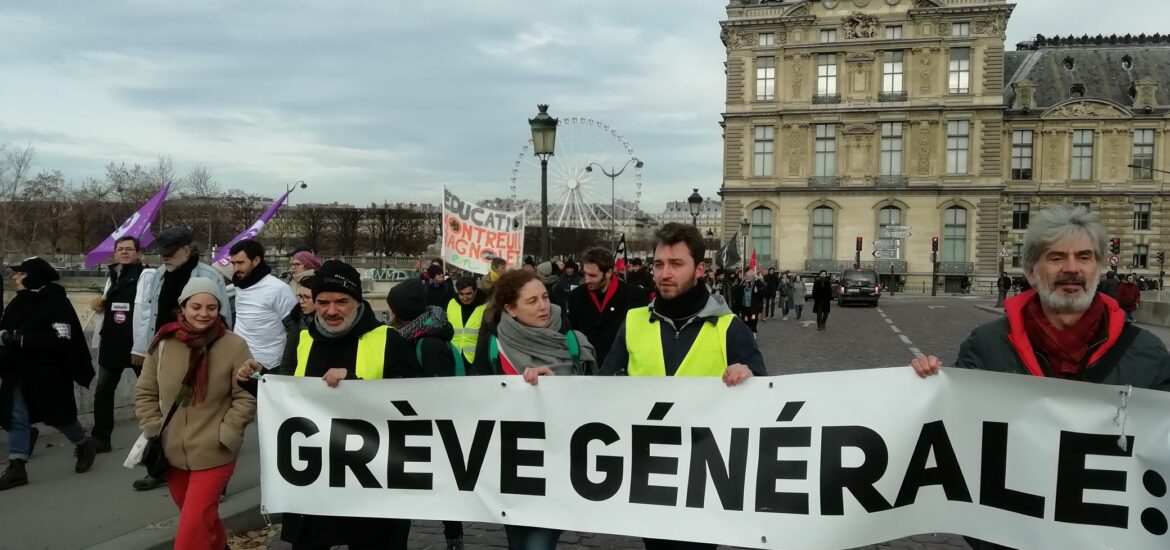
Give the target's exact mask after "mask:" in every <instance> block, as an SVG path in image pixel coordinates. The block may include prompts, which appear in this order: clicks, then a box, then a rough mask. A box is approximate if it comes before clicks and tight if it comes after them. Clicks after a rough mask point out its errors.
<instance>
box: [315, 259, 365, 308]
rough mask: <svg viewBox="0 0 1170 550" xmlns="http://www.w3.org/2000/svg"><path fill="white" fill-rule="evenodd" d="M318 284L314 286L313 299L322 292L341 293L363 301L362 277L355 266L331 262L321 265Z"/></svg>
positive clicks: (336, 261) (318, 271) (317, 275)
mask: <svg viewBox="0 0 1170 550" xmlns="http://www.w3.org/2000/svg"><path fill="white" fill-rule="evenodd" d="M316 278H317V284H315V285H313V298H314V299H316V298H317V295H318V294H320V293H322V292H340V293H342V294H348V295H350V296H353V297H354V298H357V299H358V300H361V299H362V276H361V275H359V274H358V272H357V270H356V269H354V268H353V266H351V265H349V264H347V263H345V262H343V261H340V260H329V261H327V262H325V263H323V264H321V269H318V270H317V273H316Z"/></svg>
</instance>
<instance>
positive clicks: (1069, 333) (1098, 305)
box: [1024, 295, 1108, 378]
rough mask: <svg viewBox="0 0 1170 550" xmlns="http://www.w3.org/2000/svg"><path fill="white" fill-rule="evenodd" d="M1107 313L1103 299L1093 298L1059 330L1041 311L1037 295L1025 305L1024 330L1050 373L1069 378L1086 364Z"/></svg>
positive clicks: (1078, 372)
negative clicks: (1086, 307) (1081, 311)
mask: <svg viewBox="0 0 1170 550" xmlns="http://www.w3.org/2000/svg"><path fill="white" fill-rule="evenodd" d="M1107 317H1108V315H1106V313H1105V303H1104V302H1102V301H1101V299H1100V298H1094V299H1093V303H1092V304H1091V305H1089V309H1087V310H1085V314H1084V315H1082V316H1081V318H1080V319H1079V320H1077V322H1076V323H1075V324H1074V325H1073V326H1071V327H1068V328H1067V329H1065V330H1060V329H1058V328H1056V327H1055V326H1053V325H1052V323H1051V322H1049V321H1048V317H1046V316H1045V315H1044V310H1043V309H1042V308H1041V306H1040V296H1039V295H1037V296H1035V297H1033V298H1032V299H1031V300H1030V301H1029V302H1028V304H1027V305H1025V306H1024V330H1025V331H1026V332H1027V333H1028V340H1030V341H1031V342H1032V347H1033V348H1035V349H1036V350H1038V351H1040V352H1041V353H1043V354H1044V355H1045V357H1046V358H1047V359H1048V363H1049V365H1050V366H1051V368H1052V375H1053V376H1059V377H1061V378H1068V377H1070V376H1075V375H1077V374H1080V372H1081V370H1082V369H1083V368H1084V367H1085V363H1086V360H1087V359H1088V358H1089V352H1090V351H1091V349H1092V347H1091V346H1092V345H1093V344H1094V343H1095V340H1097V336H1098V335H1099V334H1101V329H1102V327H1103V326H1104V323H1105V320H1106V318H1107Z"/></svg>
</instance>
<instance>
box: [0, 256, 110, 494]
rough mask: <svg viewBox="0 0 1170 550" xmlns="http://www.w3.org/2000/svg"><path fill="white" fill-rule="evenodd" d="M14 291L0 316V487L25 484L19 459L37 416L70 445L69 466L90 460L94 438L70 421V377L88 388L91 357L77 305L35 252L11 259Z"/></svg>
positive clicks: (26, 453)
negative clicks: (2, 456) (3, 457)
mask: <svg viewBox="0 0 1170 550" xmlns="http://www.w3.org/2000/svg"><path fill="white" fill-rule="evenodd" d="M10 269H12V271H13V275H12V281H13V283H14V284H15V287H16V296H14V297H13V298H12V301H11V302H9V303H8V306H7V308H6V309H5V310H4V315H3V317H2V318H0V367H3V368H0V427H3V428H4V429H5V430H6V431H7V432H8V468H7V469H6V470H5V471H4V474H3V475H0V491H3V490H6V489H11V488H13V487H18V486H20V485H26V484H27V483H28V473H27V472H26V468H25V465H26V463H27V462H28V460H29V457H30V456H32V451H33V446H35V445H36V440H37V435H38V431H37V429H36V428H33V427H32V425H33V424H36V423H38V422H44V423H45V424H48V425H49V426H52V427H54V428H56V429H57V430H59V431H60V432H61V433H63V434H65V437H66V438H68V439H69V442H70V443H72V444H74V445H76V446H77V462H76V464H74V468H73V469H74V471H75V472H77V473H79V474H80V473H84V472H88V471H89V470H90V468H92V467H93V463H94V457H96V456H97V451H98V446H99V445H100V443H99V442H98V440H97V439H95V438H92V437H88V436H87V435H86V433H85V428H83V427H81V424H80V423H79V422H78V421H77V402H76V401H75V400H74V397H73V384H77V385H79V386H82V387H86V388H88V387H89V384H90V382H92V381H93V377H94V372H93V363H92V362H91V361H92V358H91V357H90V355H89V346H88V345H87V344H86V342H85V335H84V333H83V332H82V329H81V321H79V320H78V319H77V312H76V311H74V309H73V305H72V304H71V303H70V302H69V298H68V297H67V296H66V295H65V289H64V288H62V287H61V286H60V285H57V284H56V283H54V281H56V280H58V279H59V278H60V276H59V275H58V273H57V270H56V269H53V266H51V265H49V262H46V261H45V260H43V259H41V258H37V257H33V258H28V259H26V260H24V261H23V262H21V263H20V264H17V265H13V266H10Z"/></svg>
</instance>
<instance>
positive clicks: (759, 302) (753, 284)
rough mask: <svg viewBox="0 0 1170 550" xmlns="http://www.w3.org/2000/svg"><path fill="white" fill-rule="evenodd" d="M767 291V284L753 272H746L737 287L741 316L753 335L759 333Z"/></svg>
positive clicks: (736, 292)
mask: <svg viewBox="0 0 1170 550" xmlns="http://www.w3.org/2000/svg"><path fill="white" fill-rule="evenodd" d="M767 290H768V286H767V284H765V283H764V281H763V280H761V278H760V277H758V276H757V275H756V274H755V273H754V272H752V271H745V272H744V274H743V280H742V281H741V282H740V283H739V285H737V286H736V287H735V294H736V295H737V296H738V297H739V316H740V318H741V319H743V322H744V324H746V325H747V326H748V328H750V329H751V330H752V334H753V335H754V334H757V333H758V332H759V324H760V314H761V313H762V312H763V311H764V295H765V294H767Z"/></svg>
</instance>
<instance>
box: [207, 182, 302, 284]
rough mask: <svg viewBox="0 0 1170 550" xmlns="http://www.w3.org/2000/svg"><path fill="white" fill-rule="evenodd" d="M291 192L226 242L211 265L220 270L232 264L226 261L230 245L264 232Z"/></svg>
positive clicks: (286, 192)
mask: <svg viewBox="0 0 1170 550" xmlns="http://www.w3.org/2000/svg"><path fill="white" fill-rule="evenodd" d="M291 192H292V191H285V192H284V194H283V195H281V196H280V198H279V199H276V202H274V203H272V206H269V207H268V210H265V211H264V213H263V214H261V215H260V219H258V220H256V223H254V224H252V226H251V227H249V228H247V229H245V230H244V232H243V233H240V234H239V235H236V236H235V237H234V238H232V240H230V241H228V243H227V244H225V245H223V247H221V248H220V249H219V252H218V253H216V255H215V258H213V259H212V260H211V264H212V265H213V266H215V267H218V268H221V269H222V268H224V267H227V266H228V265H230V264H231V263H232V262H231V260H229V259H228V256H229V255H230V252H231V249H232V245H234V244H236V243H238V242H240V241H242V240H244V239H255V238H256V237H258V236H259V235H260V232H261V231H263V230H264V226H265V225H266V224H267V223H268V221H269V220H271V219H272V217H273V216H275V215H276V211H277V210H280V207H281V206H283V205H284V200H285V199H287V198H288V194H289V193H291Z"/></svg>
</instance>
